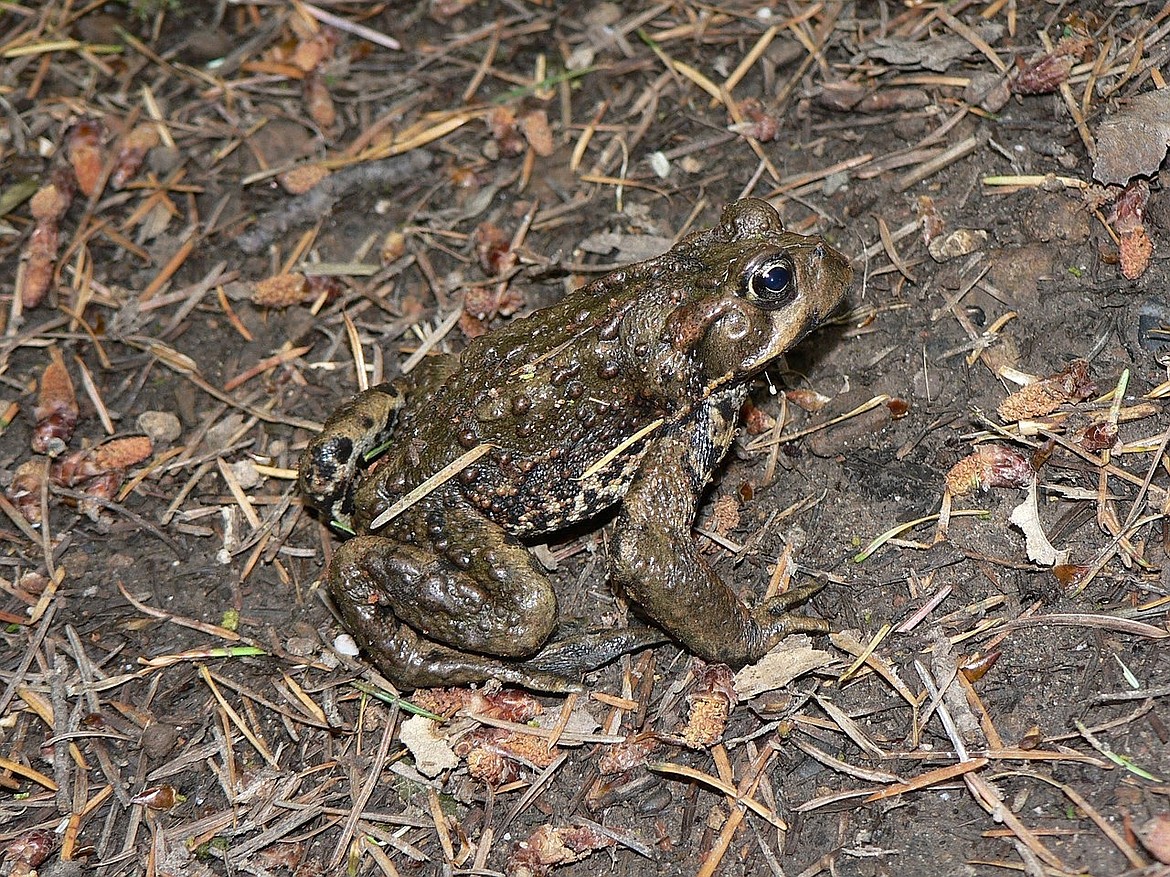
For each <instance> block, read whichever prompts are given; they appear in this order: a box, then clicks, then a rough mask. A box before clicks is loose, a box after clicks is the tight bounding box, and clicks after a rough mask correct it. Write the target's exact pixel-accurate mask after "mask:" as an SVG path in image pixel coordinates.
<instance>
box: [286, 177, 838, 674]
mask: <svg viewBox="0 0 1170 877" xmlns="http://www.w3.org/2000/svg"><path fill="white" fill-rule="evenodd" d="M852 276H853V271H852V268H851V267H850V266H849V263H848V261H847V260H846V259H845V257H844V256H842V255H841V254H840V253H838V252H837V251H836V250H834V249H832V248H831V247H829V246H828V245H827V244H825V243H824V242H823V241H821V240H820V239H818V238H814V237H804V236H802V235H798V234H792V233H789V232H786V231H784V229H783V228H782V226H781V223H780V217H779V215H778V214H777V213H776V211H775V210H774V209H773V208H772V207H771V205H769V204H768V203H766V202H764V201H760V200H756V199H745V200H742V201H737V202H735V203H733V204H730V205H728V207H727V208H726V209H725V210H724V212H723V216H722V219H721V221H720V223H719V225H718V226H716V227H715V228H712V229H708V230H706V231H700V232H696V233H694V234H691V235H689V236H688V237H686V238H685V239H683V240H682V241H680V242H679V243H678V244H677V245H676V246H675V247H674V248H673V249H671V250H670V251H669V252H667V253H666V254H665V255H662V256H660V257H658V258H655V259H650V260H649V261H646V262H641V263H639V264H636V265H631V266H628V267H626V268H622V269H620V270H618V271H615V272H613V273H612V274H609V275H608V276H605V277H602V278H601V279H599V280H596V281H594V282H593V283H590V284H589V285H588V286H585V287H583V288H582V289H579V290H577V291H575V292H573V293H571V294H569V295H568V296H567V297H566V298H565V299H564V300H563V301H561V302H560V303H559V304H556V305H553V306H551V307H548V308H544V309H543V310H539V311H537V312H535V313H533V314H531V315H530V316H528V317H527V318H525V319H520V320H516V321H514V322H512V323H511V324H509V325H507V326H504V327H502V328H500V329H497V330H496V331H494V332H491V333H489V334H487V335H485V336H483V337H481V338H478V339H476V340H475V341H473V342H471V343H470V344H469V345H468V346H467V348H466V349H465V350H464V351H463V352H462V353H461V354H458V355H444V356H433V357H428V358H427V359H425V360H424V361H423V362H422V364H421V365H420V366H419V367H418V368H417V369H415V370H414V371H413V372H412V373H411V374H410V375H408V376H405V377H403V378H400V379H398V380H396V381H393V382H389V383H385V384H382V385H380V386H377V387H373V388H371V389H369V390H367V391H365V392H363V393H359V394H358V395H357V396H355V397H353V398H352V399H350V400H349V401H348V402H346V403H345V404H344V405H342V406H341V407H340V408H339V409H338V410H337V411H336V412H335V413H334V414H333V415H332V416H331V417H330V418H329V420H328V421H327V422H326V424H325V428H324V430H323V432H322V433H321V434H320V435H319V436H317V437H316V438H314V439H313V440H312V442H311V443H310V444H309V446H308V448H306V450H305V452H304V455H303V456H302V457H301V462H300V487H301V490H302V491H303V492H304V493H305V495H306V496H307V497H308V499H309V501H310V502H311V503H312V504H313V505H315V506H316V507H318V508H319V509H321V510H323V511H324V512H326V513H328V514H329V515H330V516H331V517H332V518H333V520H334V521H336V522H338V523H340V524H341V525H343V526H345V527H347V528H348V529H350V530H352V531H353V532H354V533H356V534H358V535H356V536H355V538H353V539H350V540H349V541H348V542H346V543H344V544H343V545H341V547H340V548H339V549H338V551H337V553H336V555H335V557H334V559H333V562H332V563H331V565H330V566H329V569H328V571H327V573H326V575H325V581H326V584H327V586H328V589H329V591H330V593H331V594H332V596H333V599H334V601H335V603H336V605H337V607H338V608H339V610H340V612H341V615H342V618H343V620H344V622H345V624H346V626H347V627H348V628H349V629H350V630H351V631H352V632H353V634H354V635H355V636H356V638H357V640H358V642H359V643H360V645H361V646H362V648H363V649H364V650H365V651H366V653H367V654H368V655H369V656H370V657H371V658H372V659H373V661H374V663H375V664H376V665H377V666H378V667H379V668H380V669H381V670H382V671H383V672H384V673H385V674H386V675H387V676H388V677H389V678H390V679H391V680H392V681H393V682H394V683H395V684H397V685H400V686H402V687H403V688H415V687H422V686H430V685H444V684H449V685H457V684H466V683H469V682H475V681H482V680H485V679H489V678H493V677H494V678H498V679H500V680H502V681H505V682H511V683H514V684H519V685H524V686H527V687H530V688H535V689H540V690H554V691H555V690H564V689H565V688H566V687H571V684H570V683H569V681H568V679H567V676H568V675H569V674H570V673H579V672H580V671H581V670H582V668H583V667H587V666H594V665H598V664H600V663H601V662H603V661H604V660H608V659H609V658H611V657H613V656H614V655H615V654H619V653H620V652H621V651H623V650H629V649H630V648H634V647H640V646H641V645H643V644H646V643H649V642H653V641H660V640H661V636H660V635H659V634H657V632H651V633H650V634H649V635H646V634H637V633H631V632H628V631H609V632H602V633H595V634H593V635H591V636H585V637H577V638H572V639H570V640H568V641H567V643H556V644H553V645H546V642H547V641H548V639H549V637H550V635H551V634H552V632H553V630H554V628H555V627H556V624H557V608H556V599H555V597H554V596H553V590H552V588H551V586H550V584H549V581H548V578H547V577H546V575H545V573H544V572H543V571H542V570H541V569H540V567H539V566H538V565H537V563H536V561H535V560H534V559H533V558H532V556H531V555H530V554H529V552H528V550H527V549H526V548H525V547H524V545H523V544H522V543H521V541H520V540H521V539H522V538H524V537H529V536H537V535H540V534H544V533H549V532H550V531H554V530H558V529H561V528H563V527H565V526H567V525H570V524H574V523H576V522H578V521H582V520H585V519H588V518H591V517H593V516H596V515H597V514H598V513H599V512H601V511H603V510H605V509H606V508H608V507H610V506H613V505H614V504H615V503H618V502H620V503H621V508H620V511H619V513H618V515H617V519H616V522H615V526H614V539H613V544H612V547H611V548H612V550H611V554H612V566H613V579H614V581H616V582H617V583H618V585H619V586H620V587H621V588H622V589H623V590H624V592H625V593H626V594H627V595H628V596H629V597H630V598H631V599H632V600H633V601H634V602H635V603H637V604H638V605H640V606H641V607H642V609H644V610H645V612H646V614H647V615H648V616H649V617H650V618H651V619H652V620H653V621H654V622H655V623H656V624H657V625H659V626H660V627H661V628H662V629H663V630H665V631H666V632H668V633H669V634H670V635H671V636H672V637H674V638H675V639H676V640H678V641H679V642H680V643H681V644H682V645H684V646H685V647H686V648H687V649H689V650H690V651H691V652H693V653H694V654H696V655H699V656H700V657H702V658H705V659H707V660H710V661H724V662H727V663H729V664H733V665H742V664H744V663H746V662H749V661H753V660H755V659H758V658H759V657H761V656H762V655H763V654H764V653H765V652H767V651H768V650H769V649H771V648H772V647H773V646H774V645H775V644H776V643H777V642H778V641H780V640H781V639H782V638H783V637H785V636H786V635H788V634H789V633H792V632H794V631H824V630H826V629H827V626H826V624H825V623H824V622H823V621H821V620H820V619H813V618H808V617H805V616H802V615H794V614H790V613H789V611H788V610H789V609H790V608H791V607H792V606H793V605H795V604H797V603H799V602H801V601H803V600H804V599H806V598H807V597H808V596H809V594H810V593H812V591H814V590H815V587H812V588H804V589H798V590H797V591H795V592H793V593H790V594H785V595H783V596H780V597H775V598H773V599H770V600H767V601H764V602H763V603H761V604H760V605H757V606H755V607H752V608H749V607H748V606H746V605H745V604H744V603H743V602H742V601H740V599H739V598H738V597H737V596H736V594H735V592H734V591H732V590H731V589H730V588H729V587H728V586H727V585H726V584H724V582H723V581H722V580H721V579H720V578H719V577H718V576H717V575H716V574H715V572H714V571H713V570H712V569H711V568H710V567H709V566H708V565H707V563H706V562H705V561H704V560H703V559H702V557H701V556H700V555H699V552H698V550H697V549H696V547H695V545H694V544H693V542H692V539H691V535H690V527H691V524H692V521H693V519H694V516H695V507H696V503H697V502H698V499H699V497H700V495H701V494H702V492H703V489H704V487H705V486H706V484H707V482H708V480H709V479H710V477H711V474H712V471H713V470H714V469H715V467H716V465H717V464H718V463H719V460H720V459H721V458H722V457H723V455H724V453H725V452H726V451H727V449H728V446H729V445H730V444H731V441H732V438H733V436H734V432H735V426H736V420H737V418H738V415H739V410H740V407H741V405H742V403H743V401H744V397H745V395H746V393H747V386H748V380H749V379H750V378H751V377H752V376H753V375H755V374H757V373H758V372H759V371H760V370H761V369H763V368H764V367H765V366H766V365H768V364H769V363H770V362H772V361H773V360H775V359H776V358H777V357H778V356H780V355H781V354H782V353H784V352H785V351H786V350H788V349H789V348H790V347H791V346H792V345H793V344H795V343H796V342H797V341H798V340H799V339H800V338H801V337H802V336H804V335H805V334H806V333H807V332H808V331H810V330H811V329H812V328H813V327H815V326H816V325H817V324H818V323H820V322H821V321H822V320H823V319H824V318H825V317H826V316H827V315H828V314H829V313H830V312H832V311H833V310H834V309H835V308H836V307H837V306H838V304H839V303H840V302H841V300H842V298H843V297H844V295H845V293H846V290H847V289H848V286H849V283H850V281H851V279H852ZM383 445H388V446H389V449H388V450H387V451H386V452H385V454H384V455H383V456H382V457H381V458H380V459H379V460H378V462H377V463H376V465H375V466H374V467H373V468H371V469H370V470H369V471H363V469H364V467H365V462H366V458H367V457H368V456H369V455H371V452H372V451H374V449H376V448H378V447H380V446H383ZM469 452H470V453H469ZM452 463H456V464H457V465H456V466H455V467H454V468H456V469H458V471H457V472H456V474H454V475H453V476H452V477H449V478H447V480H444V481H442V482H441V483H440V484H439V485H438V486H437V487H435V488H434V489H433V490H430V491H429V492H425V491H416V492H415V493H416V495H417V494H419V493H424V492H425V495H423V496H422V498H419V499H417V500H416V501H414V502H413V504H410V505H408V506H407V507H406V508H405V509H404V510H401V511H400V513H398V512H399V508H401V507H402V506H404V505H406V502H404V501H403V500H404V498H406V500H407V501H409V500H411V499H415V496H414V495H411V496H408V495H409V494H411V491H414V490H415V488H418V487H419V486H420V485H423V483H424V482H426V481H427V479H432V481H435V480H438V479H433V478H432V476H435V475H436V473H440V471H441V470H444V469H445V467H449V466H450V464H452ZM448 471H449V470H448ZM425 486H427V487H429V486H430V484H427V485H425ZM388 512H389V513H392V514H393V513H396V514H395V516H393V517H392V519H389V520H387V518H388V517H389V514H388Z"/></svg>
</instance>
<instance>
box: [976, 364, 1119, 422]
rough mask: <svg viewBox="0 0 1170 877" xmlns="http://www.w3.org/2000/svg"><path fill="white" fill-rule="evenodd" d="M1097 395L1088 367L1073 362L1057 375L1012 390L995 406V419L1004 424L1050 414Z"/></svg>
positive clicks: (1087, 365)
mask: <svg viewBox="0 0 1170 877" xmlns="http://www.w3.org/2000/svg"><path fill="white" fill-rule="evenodd" d="M1096 392H1097V385H1096V384H1095V383H1093V380H1092V379H1091V378H1090V377H1089V364H1088V363H1087V362H1086V361H1085V360H1083V359H1074V360H1073V361H1072V362H1070V363H1069V364H1068V365H1067V366H1065V367H1064V368H1063V369H1062V370H1061V371H1059V372H1057V373H1056V374H1054V375H1049V376H1048V377H1046V378H1041V379H1040V380H1038V381H1033V382H1032V383H1030V384H1027V385H1025V386H1023V387H1020V389H1018V390H1016V391H1015V392H1014V393H1012V394H1011V395H1010V396H1008V397H1007V398H1006V399H1004V400H1003V401H1002V402H1000V403H999V408H998V409H997V410H998V412H999V416H1000V417H1001V418H1003V420H1004V421H1005V422H1007V423H1014V422H1015V421H1017V420H1028V419H1030V418H1034V417H1043V416H1044V415H1045V414H1051V413H1052V412H1053V411H1055V410H1056V409H1057V408H1059V407H1060V406H1061V405H1064V404H1066V403H1068V402H1081V401H1083V400H1085V399H1087V398H1089V397H1090V396H1092V395H1094V394H1095V393H1096Z"/></svg>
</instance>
